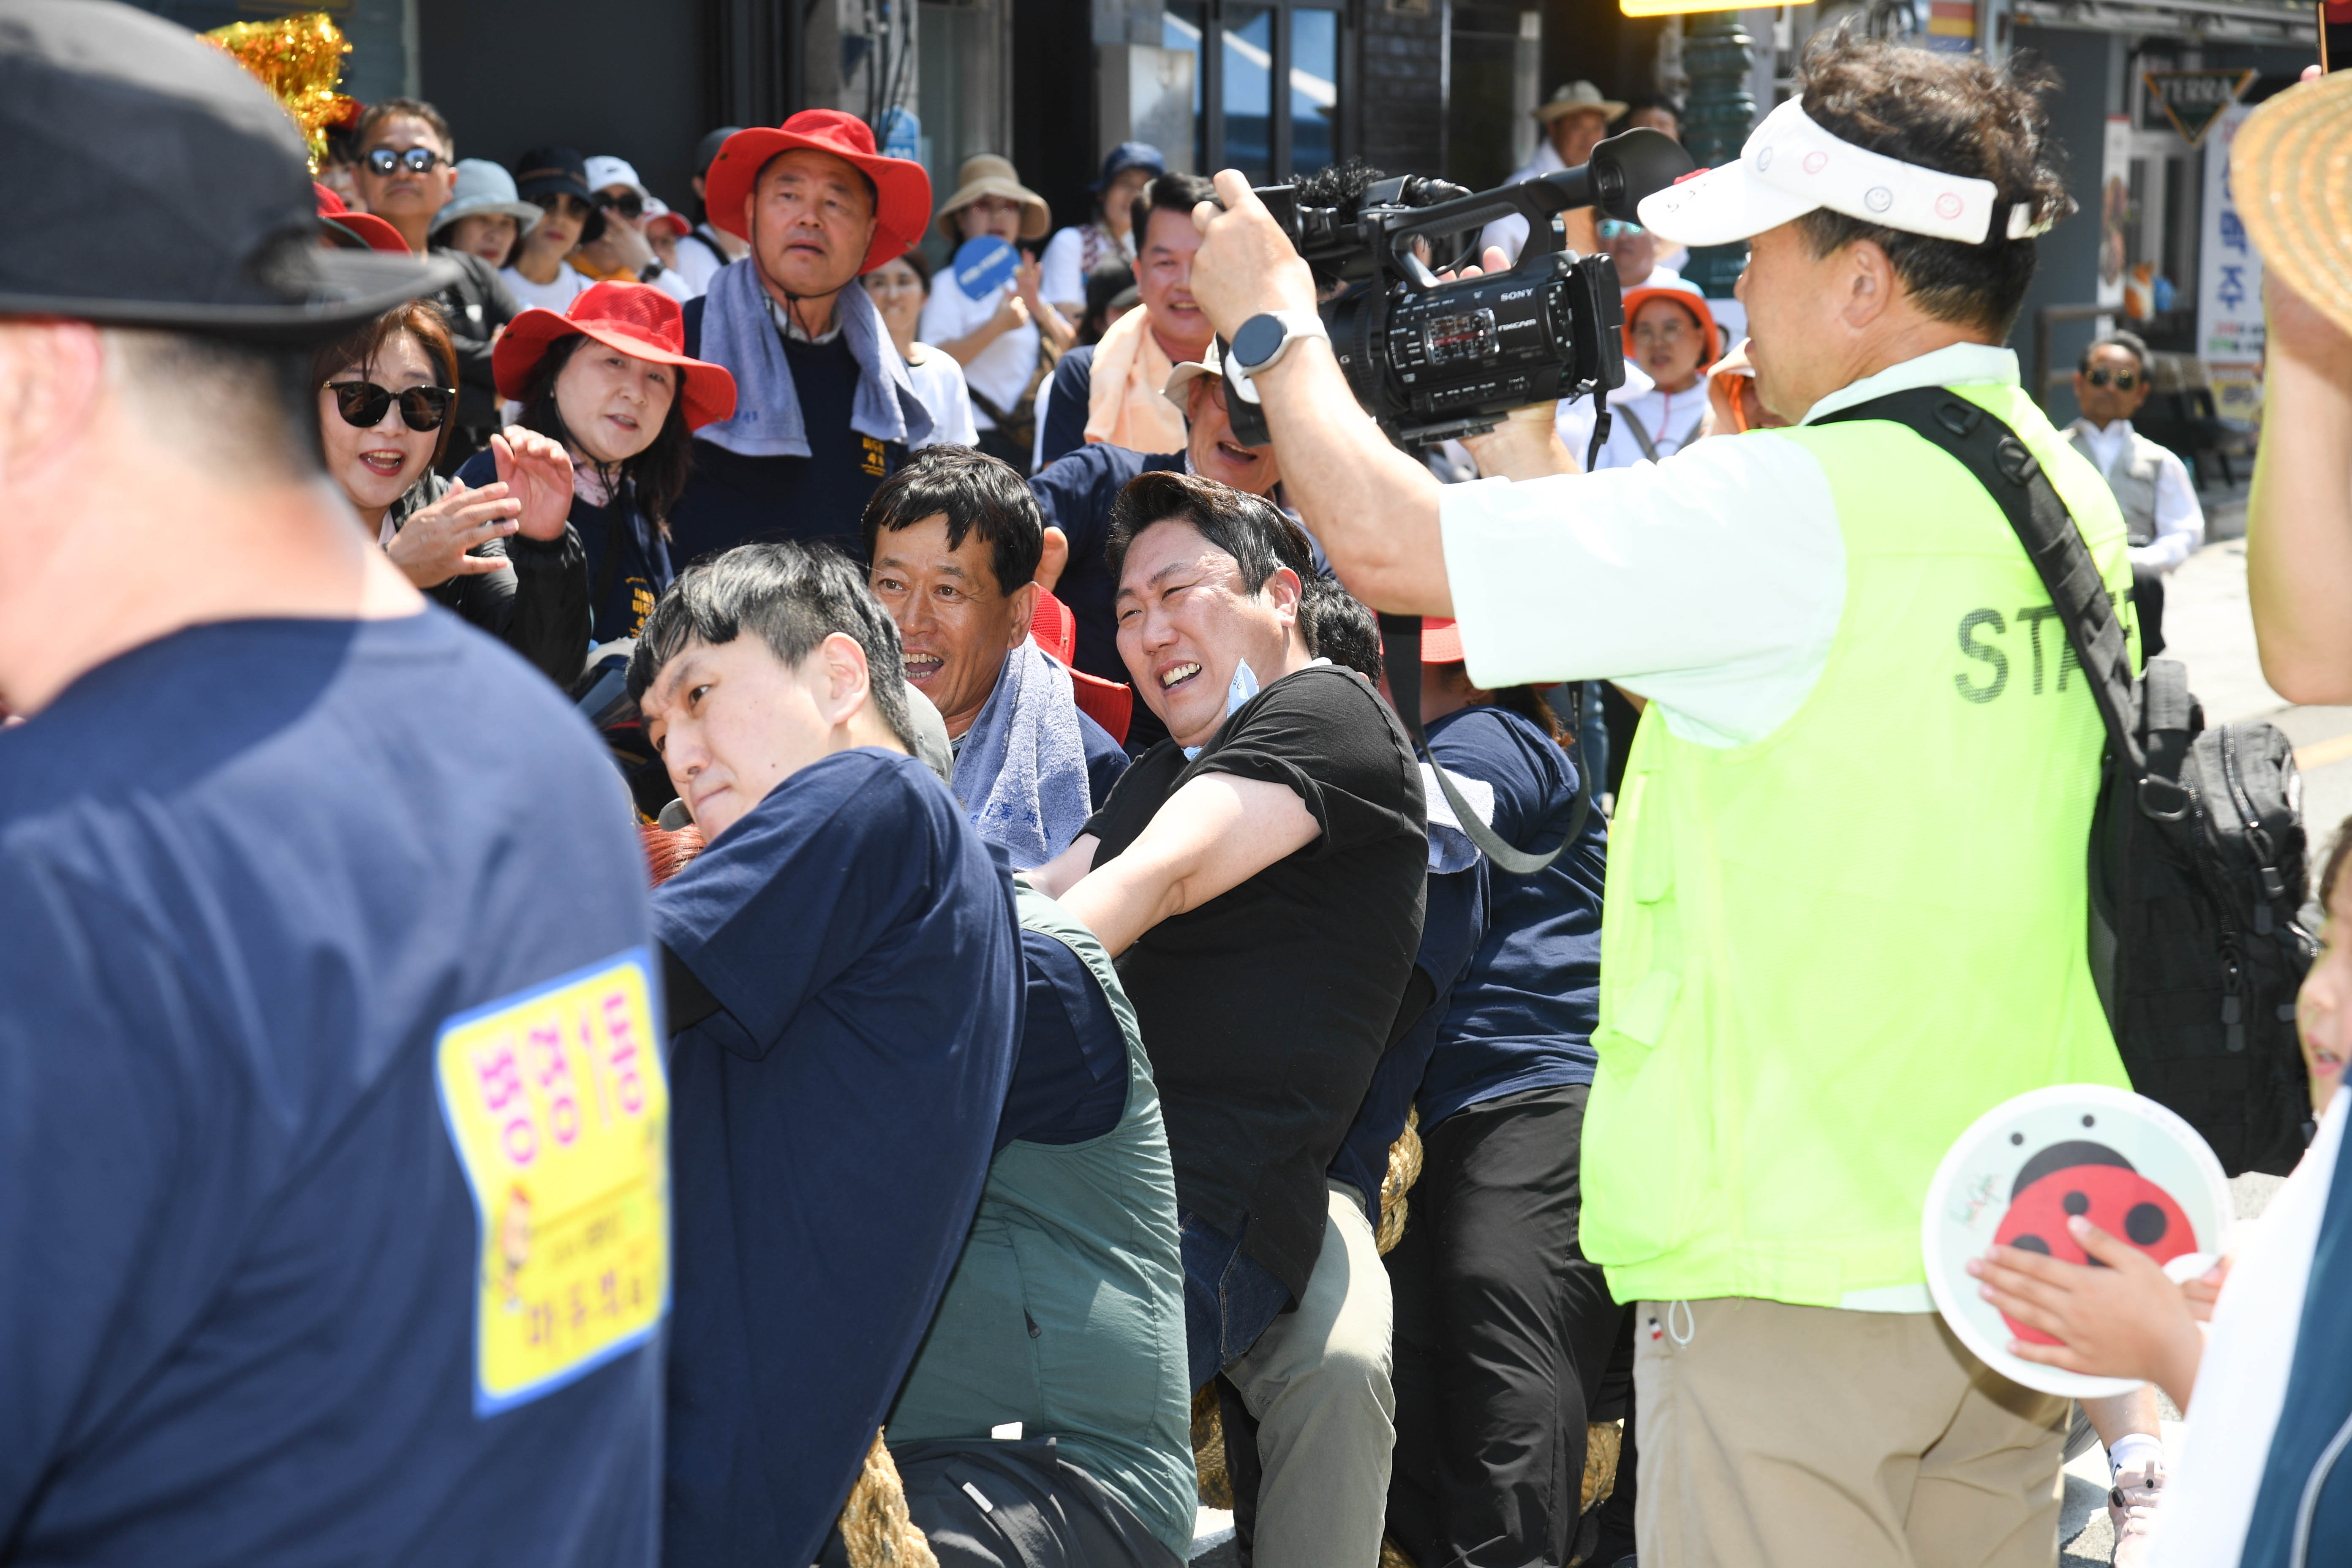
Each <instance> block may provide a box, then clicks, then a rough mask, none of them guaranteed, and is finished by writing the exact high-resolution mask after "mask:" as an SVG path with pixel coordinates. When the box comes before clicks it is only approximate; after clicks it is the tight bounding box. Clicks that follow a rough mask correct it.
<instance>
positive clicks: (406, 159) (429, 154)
mask: <svg viewBox="0 0 2352 1568" xmlns="http://www.w3.org/2000/svg"><path fill="white" fill-rule="evenodd" d="M441 161H442V159H441V154H440V153H436V152H435V151H434V150H433V149H432V148H430V147H411V148H410V149H409V150H408V151H407V152H405V153H395V152H394V151H393V150H392V149H391V148H389V147H379V148H377V149H376V150H375V151H374V152H373V153H369V154H368V155H367V166H368V167H369V168H371V169H373V170H374V171H375V172H376V173H377V174H391V173H392V172H393V171H394V169H398V168H406V169H407V171H408V172H409V173H410V174H431V173H432V172H433V170H434V167H435V165H436V164H438V163H441Z"/></svg>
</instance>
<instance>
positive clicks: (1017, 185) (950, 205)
mask: <svg viewBox="0 0 2352 1568" xmlns="http://www.w3.org/2000/svg"><path fill="white" fill-rule="evenodd" d="M982 196H1009V197H1011V198H1012V199H1013V200H1014V201H1016V202H1019V203H1020V204H1021V237H1022V238H1024V239H1043V238H1045V231H1046V230H1047V229H1048V228H1051V227H1052V226H1053V224H1054V215H1053V212H1052V209H1050V208H1048V207H1047V206H1046V205H1045V197H1043V196H1041V195H1038V194H1037V193H1036V192H1034V191H1033V190H1031V189H1030V188H1029V187H1028V186H1026V185H1024V184H1022V183H1021V176H1020V175H1019V174H1016V173H1014V171H1013V161H1012V160H1011V159H1009V158H1000V157H998V156H997V155H996V154H995V153H973V154H972V155H971V157H969V158H966V159H965V160H964V161H963V167H961V168H960V169H958V170H957V171H956V190H955V195H951V196H950V197H949V198H948V199H947V200H946V201H944V202H942V203H940V212H939V216H938V217H937V218H935V219H934V220H933V226H935V227H936V228H938V230H939V231H940V238H942V239H944V240H946V241H947V242H948V243H949V244H950V245H953V244H955V243H956V242H957V241H959V240H961V238H962V237H963V236H962V235H961V234H959V233H958V232H957V231H956V226H955V215H956V214H958V213H960V212H961V211H962V210H963V209H964V208H966V207H968V206H970V205H971V204H972V203H974V202H976V201H978V200H980V198H981V197H982Z"/></svg>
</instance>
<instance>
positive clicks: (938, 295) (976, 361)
mask: <svg viewBox="0 0 2352 1568" xmlns="http://www.w3.org/2000/svg"><path fill="white" fill-rule="evenodd" d="M1012 292H1013V285H1012V284H1011V283H1010V282H1009V281H1008V282H1005V283H1001V284H999V285H998V286H997V287H995V288H994V289H990V290H989V291H988V293H987V294H985V295H984V296H982V298H980V299H978V300H975V299H973V298H972V297H971V295H969V294H967V293H965V292H964V291H963V289H961V287H959V286H958V284H957V283H956V276H955V268H953V267H942V268H940V270H939V273H938V275H937V276H936V277H934V278H933V279H931V297H930V298H929V299H928V300H924V301H923V314H922V317H921V319H920V321H919V325H918V328H917V330H918V331H920V333H921V334H922V338H921V341H922V342H927V343H951V342H955V341H956V340H958V339H959V338H968V337H970V336H971V334H972V333H974V332H976V331H979V330H980V329H981V328H982V327H984V326H986V325H987V324H988V323H989V321H990V320H991V319H992V317H994V316H995V314H996V312H997V311H998V310H1001V309H1003V305H1004V300H1005V297H1006V296H1007V295H1009V294H1011V293H1012ZM1037 348H1038V341H1037V323H1036V322H1034V321H1031V322H1029V323H1028V324H1027V325H1025V326H1020V327H1015V328H1013V330H1012V331H1009V332H1006V333H1004V334H1003V335H1002V336H1001V337H999V338H998V339H997V340H996V341H995V342H992V343H991V344H989V345H988V346H987V347H986V348H984V349H982V350H981V351H980V353H978V354H976V355H974V356H973V357H972V360H971V363H969V364H967V365H965V366H964V367H963V378H964V381H965V383H966V384H968V385H969V386H970V387H971V391H972V393H973V394H974V395H975V401H974V406H973V408H972V417H973V419H974V421H975V422H976V424H977V426H978V428H980V429H982V430H993V429H995V428H996V421H995V420H993V419H992V418H990V417H989V416H988V412H987V410H985V409H983V408H981V407H979V406H978V403H977V399H978V398H982V397H984V398H986V399H987V400H988V401H989V402H991V403H992V404H994V405H996V406H997V407H999V408H1002V409H1004V410H1005V411H1006V412H1008V413H1010V412H1011V411H1012V409H1013V405H1014V404H1015V403H1017V402H1019V401H1020V399H1021V395H1022V394H1023V393H1024V392H1026V391H1028V390H1029V380H1030V378H1031V377H1032V376H1034V375H1035V374H1037Z"/></svg>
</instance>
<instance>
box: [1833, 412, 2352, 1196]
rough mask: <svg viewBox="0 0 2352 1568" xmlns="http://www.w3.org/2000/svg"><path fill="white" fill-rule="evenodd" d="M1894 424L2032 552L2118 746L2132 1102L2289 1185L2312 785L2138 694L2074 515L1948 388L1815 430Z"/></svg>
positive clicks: (2286, 757)
mask: <svg viewBox="0 0 2352 1568" xmlns="http://www.w3.org/2000/svg"><path fill="white" fill-rule="evenodd" d="M1845 419H1885V420H1889V421H1892V422H1893V423H1895V424H1898V425H1902V426H1906V427H1907V428H1909V429H1911V430H1913V431H1915V432H1916V433H1917V434H1918V435H1919V436H1920V437H1923V438H1924V439H1926V440H1927V441H1929V442H1932V443H1933V444H1935V445H1936V446H1937V447H1941V448H1942V449H1943V450H1945V451H1946V452H1948V453H1950V454H1951V455H1952V457H1953V458H1956V459H1958V461H1959V463H1960V465H1961V466H1962V467H1963V468H1967V469H1968V471H1969V474H1970V475H1971V476H1972V477H1973V478H1974V479H1976V480H1977V482H1978V483H1979V484H1980V485H1982V486H1983V487H1984V489H1985V490H1986V492H1987V493H1988V494H1990V496H1991V497H1992V499H1993V500H1994V501H1995V502H1997V503H1998V504H1999V505H2000V509H2001V510H2002V512H2003V513H2004V514H2006V515H2007V517H2008V518H2009V521H2010V526H2011V527H2012V528H2013V529H2015V530H2016V531H2017V537H2018V540H2019V542H2021V543H2022V544H2023V545H2024V546H2025V552H2026V554H2027V555H2028V556H2029V557H2031V558H2032V562H2033V565H2034V569H2035V570H2036V571H2037V572H2038V573H2040V574H2041V577H2042V585H2043V586H2044V587H2045V588H2047V589H2048V590H2049V592H2050V602H2051V604H2052V605H2053V607H2054V608H2055V609H2056V610H2057V613H2058V618H2059V619H2060V620H2061V621H2063V623H2064V624H2065V627H2066V640H2067V642H2068V643H2069V644H2071V645H2072V647H2073V648H2074V657H2075V660H2076V662H2077V663H2078V664H2079V665H2080V666H2081V668H2082V669H2083V671H2084V674H2085V675H2086V676H2087V677H2088V679H2087V681H2086V684H2087V685H2088V686H2089V687H2090V689H2091V693H2092V696H2093V697H2094V698H2095V700H2096V701H2097V702H2098V705H2099V716H2100V718H2101V719H2102V720H2103V721H2105V724H2106V729H2107V750H2106V755H2105V765H2104V782H2103V784H2102V787H2101V791H2100V800H2099V807H2098V811H2097V814H2096V816H2095V818H2094V820H2093V824H2092V828H2091V967H2092V973H2093V975H2094V977H2095V980H2096V981H2097V984H2098V988H2099V998H2100V1000H2101V1002H2103V1003H2104V1004H2105V1007H2106V1013H2107V1021H2108V1023H2109V1024H2110V1025H2111V1026H2113V1027H2114V1029H2115V1035H2116V1046H2117V1047H2118V1048H2119V1049H2120V1050H2121V1051H2122V1053H2123V1059H2124V1067H2125V1068H2126V1070H2127V1071H2128V1072H2129V1073H2130V1074H2131V1079H2132V1087H2133V1088H2134V1089H2137V1090H2138V1091H2139V1092H2140V1093H2141V1094H2144V1095H2146V1096H2147V1097H2148V1098H2149V1099H2151V1100H2158V1101H2160V1102H2162V1103H2163V1104H2165V1105H2168V1106H2169V1107H2171V1108H2172V1110H2175V1111H2178V1112H2179V1114H2180V1115H2181V1116H2182V1117H2183V1118H2185V1119H2186V1120H2187V1121H2189V1123H2190V1125H2192V1126H2194V1127H2195V1128H2196V1129H2197V1131H2199V1132H2200V1133H2201V1134H2203V1135H2204V1138H2205V1141H2206V1142H2208V1143H2210V1144H2211V1145H2212V1146H2213V1152H2214V1153H2215V1154H2217V1155H2219V1156H2220V1157H2221V1165H2222V1168H2223V1169H2224V1170H2226V1171H2227V1172H2228V1173H2230V1174H2231V1175H2233V1176H2234V1175H2236V1174H2238V1173H2240V1172H2242V1171H2265V1172H2269V1173H2273V1174H2277V1175H2284V1173H2287V1172H2288V1171H2291V1170H2293V1169H2294V1163H2295V1162H2296V1161H2297V1160H2298V1159H2300V1158H2301V1157H2302V1155H2303V1150H2304V1146H2305V1143H2307V1142H2309V1140H2310V1135H2311V1131H2312V1126H2313V1120H2312V1110H2311V1097H2310V1089H2309V1085H2308V1083H2307V1081H2306V1079H2305V1069H2304V1063H2303V1052H2302V1049H2301V1047H2300V1046H2299V1045H2298V1044H2297V1042H2296V1037H2295V1028H2294V1003H2295V992H2296V990H2297V988H2298V987H2300V986H2301V985H2302V984H2303V976H2304V972H2305V970H2307V969H2308V968H2310V967H2311V961H2312V958H2313V955H2314V952H2315V943H2314V942H2313V941H2312V938H2311V935H2310V933H2309V932H2308V931H2305V929H2304V928H2303V926H2302V923H2301V918H2300V917H2301V910H2302V906H2303V901H2304V898H2305V879H2306V877H2307V875H2308V873H2307V871H2306V868H2305V861H2304V849H2305V843H2304V832H2303V783H2302V779H2301V777H2300V776H2299V775H2298V774H2297V773H2296V772H2295V766H2294V750H2293V748H2292V747H2290V746H2289V745H2288V743H2287V740H2286V737H2285V736H2284V735H2282V734H2281V733H2280V732H2279V731H2277V729H2275V728H2274V727H2273V726H2272V725H2269V724H2262V723H2246V724H2225V725H2223V726H2222V727H2221V729H2219V730H2208V729H2206V728H2205V715H2204V711H2203V710H2201V709H2200V707H2199V706H2198V704H2197V700H2196V699H2195V698H2193V697H2191V696H2190V695H2189V679H2188V672H2187V671H2186V670H2185V669H2184V668H2182V667H2181V666H2180V665H2179V663H2177V662H2175V661H2173V660H2171V659H2163V658H2159V659H2151V660H2149V661H2148V665H2147V674H2146V675H2145V677H2144V678H2143V679H2140V680H2138V681H2134V680H2133V679H2132V676H2131V664H2130V656H2129V653H2128V651H2127V649H2126V646H2125V640H2124V632H2123V626H2122V625H2121V623H2120V622H2119V621H2117V619H2116V607H2115V603H2114V601H2113V600H2112V599H2111V598H2110V597H2109V595H2108V593H2107V589H2106V584H2105V583H2104V582H2102V581H2101V579H2100V577H2099V574H2098V569H2097V567H2095V565H2094V564H2093V563H2092V561H2091V552H2090V550H2089V548H2088V547H2087V546H2086V545H2085V544H2084V542H2083V536H2082V534H2081V532H2080V531H2078V530H2077V529H2076V528H2075V526H2074V518H2073V517H2072V516H2071V515H2069V514H2068V512H2067V510H2066V504H2065V502H2063V500H2059V498H2058V492H2057V491H2056V490H2055V489H2053V488H2052V487H2051V484H2050V480H2049V479H2048V477H2047V476H2046V475H2044V474H2043V473H2042V468H2041V465H2040V464H2039V463H2038V462H2036V461H2035V459H2034V457H2033V455H2032V453H2031V452H2029V451H2028V450H2027V449H2026V447H2025V444H2024V443H2023V442H2021V441H2020V440H2019V439H2018V438H2017V436H2016V434H2015V432H2013V431H2011V429H2010V428H2009V427H2008V426H2006V425H2004V424H2002V423H2001V422H2000V420H1999V419H1997V418H1995V417H1994V416H1992V415H1990V414H1989V413H1987V412H1986V411H1985V410H1984V409H1983V408H1981V407H1979V406H1978V405H1976V404H1973V403H1970V402H1969V401H1968V400H1967V399H1966V398H1963V397H1959V396H1957V395H1954V394H1952V393H1950V392H1947V391H1944V390H1942V389H1940V388H1932V387H1931V388H1923V389H1920V390H1916V391H1910V392H1898V393H1895V394H1893V395H1888V396H1885V397H1880V398H1874V399H1873V400H1872V401H1870V402H1868V403H1864V404H1861V405H1856V406H1854V407H1852V408H1845V409H1841V410H1839V411H1838V412H1836V413H1834V414H1831V415H1828V416H1824V417H1823V418H1822V420H1820V421H1818V423H1822V424H1828V423H1831V422H1832V421H1836V420H1845Z"/></svg>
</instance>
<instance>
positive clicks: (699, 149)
mask: <svg viewBox="0 0 2352 1568" xmlns="http://www.w3.org/2000/svg"><path fill="white" fill-rule="evenodd" d="M742 129H743V128H742V127H741V126H740V125H722V126H720V127H719V129H718V130H716V131H713V132H710V134H709V135H708V136H705V137H704V138H703V139H702V140H701V141H699V142H696V143H695V144H694V172H695V173H696V174H709V173H710V161H711V160H712V159H714V158H716V157H718V156H719V149H720V148H721V147H724V146H726V145H727V139H728V138H729V137H730V136H732V135H734V134H735V133H736V132H738V131H740V130H742Z"/></svg>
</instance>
